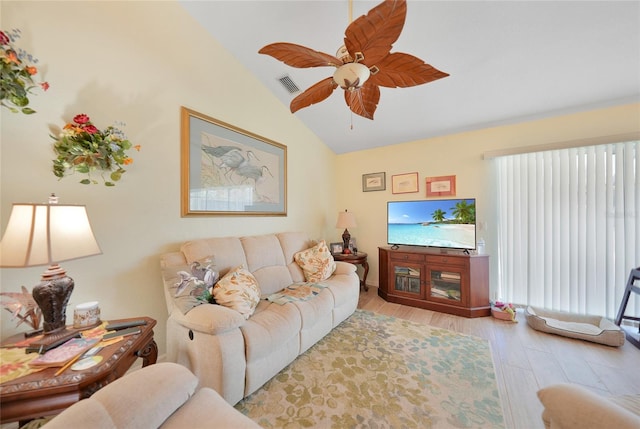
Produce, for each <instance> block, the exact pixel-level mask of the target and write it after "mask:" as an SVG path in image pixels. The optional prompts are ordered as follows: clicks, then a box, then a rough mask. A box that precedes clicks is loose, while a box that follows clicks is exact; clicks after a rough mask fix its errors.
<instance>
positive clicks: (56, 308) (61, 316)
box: [31, 264, 74, 335]
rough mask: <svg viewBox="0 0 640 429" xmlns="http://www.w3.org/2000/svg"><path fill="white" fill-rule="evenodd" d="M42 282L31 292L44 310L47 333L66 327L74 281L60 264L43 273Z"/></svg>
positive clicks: (44, 324) (43, 321) (43, 325)
mask: <svg viewBox="0 0 640 429" xmlns="http://www.w3.org/2000/svg"><path fill="white" fill-rule="evenodd" d="M41 280H42V282H41V283H40V284H38V285H36V286H34V287H33V290H32V291H31V294H32V295H33V299H34V301H35V302H36V303H37V304H38V307H40V310H41V311H42V327H43V329H44V333H45V335H47V334H51V333H54V332H57V331H60V330H62V329H64V328H65V327H66V325H67V304H69V298H71V293H72V292H73V286H74V282H73V279H72V278H71V277H68V276H67V273H66V271H65V270H64V269H62V268H61V267H60V266H59V265H57V264H55V265H52V266H50V267H49V269H47V271H45V272H44V273H43V274H42V279H41Z"/></svg>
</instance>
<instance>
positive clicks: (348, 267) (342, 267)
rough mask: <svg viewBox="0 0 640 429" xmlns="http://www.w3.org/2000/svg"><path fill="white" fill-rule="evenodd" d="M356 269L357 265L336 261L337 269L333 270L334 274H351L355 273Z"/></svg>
mask: <svg viewBox="0 0 640 429" xmlns="http://www.w3.org/2000/svg"><path fill="white" fill-rule="evenodd" d="M355 271H356V266H355V265H353V264H350V263H348V262H343V261H336V270H335V271H334V272H333V275H337V274H349V273H354V272H355Z"/></svg>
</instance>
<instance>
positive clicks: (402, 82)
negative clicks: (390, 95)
mask: <svg viewBox="0 0 640 429" xmlns="http://www.w3.org/2000/svg"><path fill="white" fill-rule="evenodd" d="M376 66H377V67H378V68H379V69H380V70H379V71H378V73H376V74H373V75H371V77H370V78H369V80H370V81H371V82H372V83H373V84H375V85H380V86H385V87H388V88H397V87H401V88H406V87H409V86H416V85H422V84H423V83H428V82H432V81H434V80H437V79H442V78H443V77H447V76H449V74H448V73H445V72H443V71H440V70H438V69H436V68H435V67H433V66H431V65H429V64H425V62H424V61H422V60H421V59H420V58H417V57H414V56H413V55H409V54H405V53H402V52H394V53H392V54H389V55H387V56H386V57H385V58H384V59H383V60H382V61H379V62H378V63H377V64H376Z"/></svg>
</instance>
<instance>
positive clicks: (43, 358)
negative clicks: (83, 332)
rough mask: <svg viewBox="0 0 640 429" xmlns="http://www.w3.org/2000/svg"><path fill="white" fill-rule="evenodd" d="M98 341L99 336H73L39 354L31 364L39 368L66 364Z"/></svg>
mask: <svg viewBox="0 0 640 429" xmlns="http://www.w3.org/2000/svg"><path fill="white" fill-rule="evenodd" d="M98 341H100V339H99V338H72V339H70V340H69V341H67V342H65V343H64V344H62V345H60V346H58V347H56V348H55V349H51V350H49V351H48V352H46V353H45V354H43V355H40V356H38V357H37V358H36V359H34V360H32V361H31V362H29V365H30V366H33V367H38V368H47V367H58V366H64V365H65V364H66V363H68V362H69V361H71V360H72V359H74V358H75V357H77V356H79V355H81V354H83V353H84V352H86V351H87V350H89V349H90V348H91V347H93V346H94V345H95V344H96V343H97V342H98Z"/></svg>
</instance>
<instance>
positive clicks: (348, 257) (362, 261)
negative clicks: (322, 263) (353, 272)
mask: <svg viewBox="0 0 640 429" xmlns="http://www.w3.org/2000/svg"><path fill="white" fill-rule="evenodd" d="M332 255H333V259H334V260H336V261H342V262H348V263H350V264H353V265H362V267H363V268H364V274H363V275H362V280H360V287H363V288H364V290H365V291H368V290H369V286H367V274H369V263H368V262H367V254H366V253H365V252H358V253H332Z"/></svg>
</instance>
